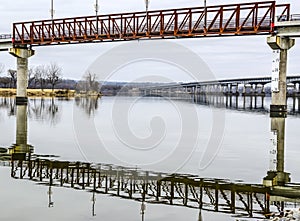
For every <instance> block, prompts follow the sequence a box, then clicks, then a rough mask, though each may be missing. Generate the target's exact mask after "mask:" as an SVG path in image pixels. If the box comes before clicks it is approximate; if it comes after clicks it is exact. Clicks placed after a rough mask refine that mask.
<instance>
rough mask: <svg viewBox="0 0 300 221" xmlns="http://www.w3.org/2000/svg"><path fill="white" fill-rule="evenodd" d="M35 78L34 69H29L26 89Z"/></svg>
mask: <svg viewBox="0 0 300 221" xmlns="http://www.w3.org/2000/svg"><path fill="white" fill-rule="evenodd" d="M34 79H35V76H34V68H33V67H30V68H29V69H28V87H30V85H31V83H32V82H34Z"/></svg>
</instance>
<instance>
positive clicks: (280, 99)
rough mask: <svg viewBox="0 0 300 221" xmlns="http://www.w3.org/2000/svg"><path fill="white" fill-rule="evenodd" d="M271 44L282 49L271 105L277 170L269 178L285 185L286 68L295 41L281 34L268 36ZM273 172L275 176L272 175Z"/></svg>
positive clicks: (273, 47)
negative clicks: (289, 52)
mask: <svg viewBox="0 0 300 221" xmlns="http://www.w3.org/2000/svg"><path fill="white" fill-rule="evenodd" d="M267 42H268V44H269V46H270V47H271V48H272V49H273V50H280V59H279V79H278V80H279V84H278V90H275V91H272V104H271V107H270V117H271V131H272V132H273V133H274V134H275V135H276V139H277V142H276V143H277V162H276V172H275V171H269V172H268V176H267V177H266V178H265V180H268V179H267V178H269V179H270V178H271V179H272V180H273V181H274V180H276V183H275V184H274V182H272V184H273V185H284V184H285V183H287V182H289V174H288V173H286V172H285V171H284V148H285V118H286V112H287V105H286V91H287V90H286V70H287V51H288V50H289V49H290V48H291V47H292V46H293V45H294V43H295V41H294V40H293V39H289V38H281V37H279V36H271V37H268V40H267ZM270 174H273V177H272V176H270Z"/></svg>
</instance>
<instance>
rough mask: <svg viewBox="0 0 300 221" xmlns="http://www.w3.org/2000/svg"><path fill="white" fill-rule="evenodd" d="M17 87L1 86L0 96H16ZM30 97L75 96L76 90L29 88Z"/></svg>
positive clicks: (28, 94)
mask: <svg viewBox="0 0 300 221" xmlns="http://www.w3.org/2000/svg"><path fill="white" fill-rule="evenodd" d="M16 94H17V91H16V89H13V88H0V96H15V95H16ZM27 96H28V97H43V96H45V97H74V96H75V90H68V89H54V90H52V89H43V90H42V89H27Z"/></svg>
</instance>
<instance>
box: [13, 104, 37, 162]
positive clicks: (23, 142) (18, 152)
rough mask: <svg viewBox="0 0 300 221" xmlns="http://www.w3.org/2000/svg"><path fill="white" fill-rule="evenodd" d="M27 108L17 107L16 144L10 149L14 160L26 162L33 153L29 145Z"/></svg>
mask: <svg viewBox="0 0 300 221" xmlns="http://www.w3.org/2000/svg"><path fill="white" fill-rule="evenodd" d="M27 133H28V132H27V106H26V105H17V118H16V143H15V144H14V145H13V146H12V148H11V149H10V152H11V154H12V159H13V160H25V159H26V155H27V154H30V153H31V152H32V151H33V148H32V146H30V145H28V144H27Z"/></svg>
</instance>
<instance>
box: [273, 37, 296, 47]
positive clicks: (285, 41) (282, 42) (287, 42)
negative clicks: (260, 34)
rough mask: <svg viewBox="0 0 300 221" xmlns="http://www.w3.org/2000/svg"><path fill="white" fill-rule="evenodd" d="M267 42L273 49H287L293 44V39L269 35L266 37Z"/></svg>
mask: <svg viewBox="0 0 300 221" xmlns="http://www.w3.org/2000/svg"><path fill="white" fill-rule="evenodd" d="M267 43H268V45H269V46H270V47H271V48H272V49H273V50H289V49H290V48H291V47H293V46H294V45H295V39H290V38H285V37H280V36H269V37H268V38H267Z"/></svg>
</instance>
